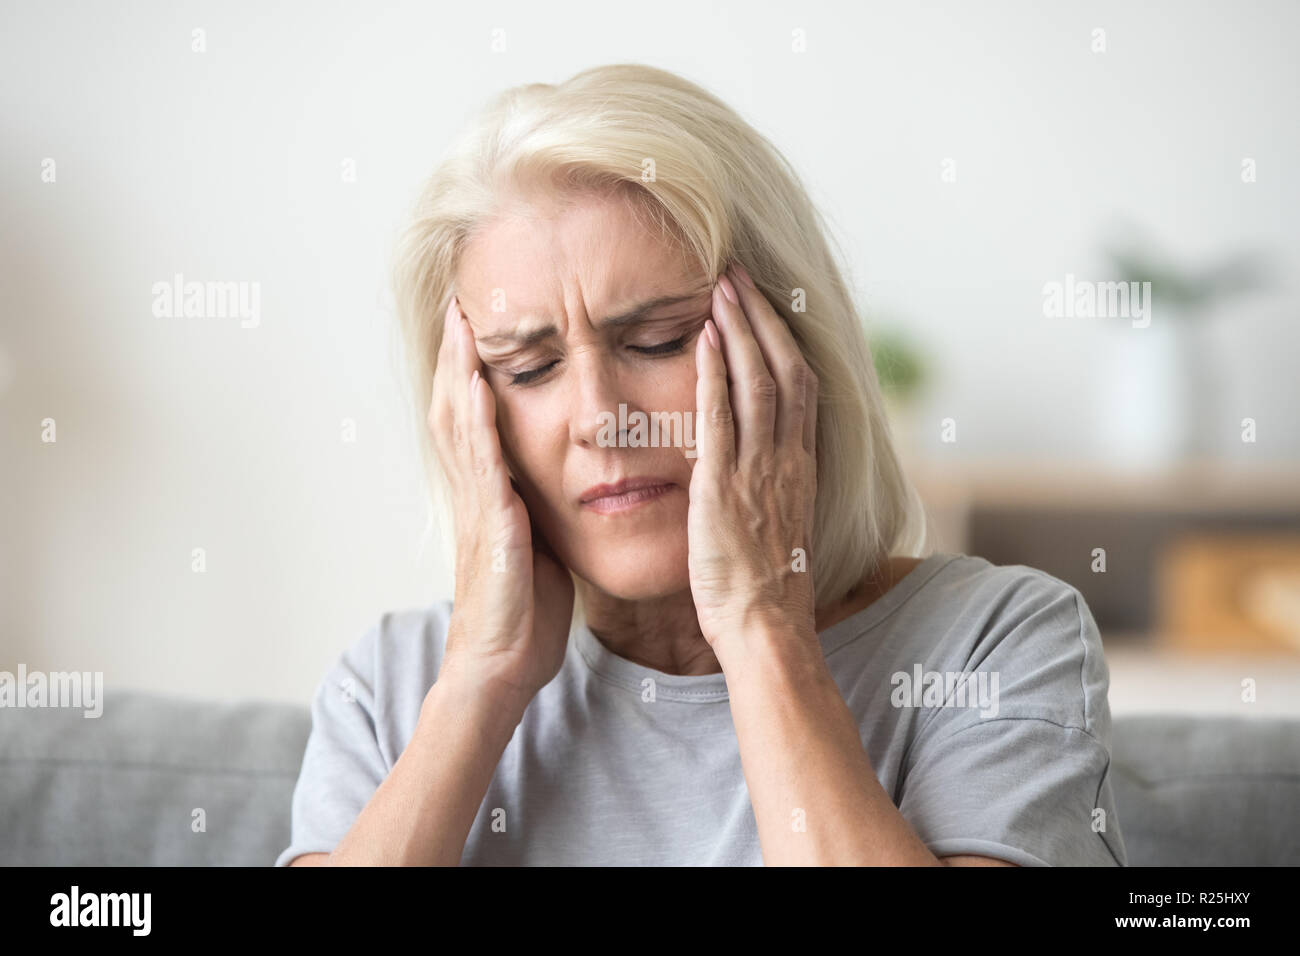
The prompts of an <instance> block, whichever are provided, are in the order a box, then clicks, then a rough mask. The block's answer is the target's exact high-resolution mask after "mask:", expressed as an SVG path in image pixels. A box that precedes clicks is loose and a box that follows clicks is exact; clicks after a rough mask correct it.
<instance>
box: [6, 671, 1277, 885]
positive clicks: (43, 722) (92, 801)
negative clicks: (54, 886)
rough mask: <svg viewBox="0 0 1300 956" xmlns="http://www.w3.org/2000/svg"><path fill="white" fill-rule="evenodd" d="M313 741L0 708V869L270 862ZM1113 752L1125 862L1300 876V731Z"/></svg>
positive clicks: (165, 712)
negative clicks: (1287, 868)
mask: <svg viewBox="0 0 1300 956" xmlns="http://www.w3.org/2000/svg"><path fill="white" fill-rule="evenodd" d="M310 730H311V716H310V714H309V712H308V710H307V708H306V707H305V706H301V707H300V706H291V705H285V704H273V703H265V702H238V703H224V702H211V701H197V700H187V699H179V698H172V697H163V696H158V695H154V694H145V693H139V692H120V693H117V694H106V695H105V703H104V712H103V715H102V716H101V717H99V718H97V719H87V718H85V717H83V716H82V712H81V711H79V710H23V709H19V710H12V709H5V710H0V864H5V865H37V866H73V865H79V866H102V865H117V866H153V865H168V866H190V865H195V866H211V865H218V866H270V865H271V864H272V863H274V861H275V858H276V856H277V855H278V854H279V853H280V851H281V850H283V849H284V848H285V847H286V846H287V845H288V843H289V805H290V799H291V796H292V794H293V787H294V783H295V781H296V780H297V777H298V767H299V763H300V762H301V760H302V753H303V747H304V746H305V744H306V741H307V734H308V732H309V731H310ZM1113 756H1114V766H1113V780H1112V785H1113V787H1114V789H1115V798H1116V803H1117V808H1118V813H1119V818H1120V825H1121V827H1122V829H1123V833H1124V840H1125V844H1126V846H1127V848H1128V853H1129V863H1130V865H1133V866H1152V865H1171V866H1191V865H1206V866H1222V865H1244V866H1252V865H1280V864H1285V865H1291V866H1295V865H1297V864H1300V720H1296V719H1280V718H1224V717H1186V716H1143V717H1117V718H1115V720H1114V740H1113ZM196 810H201V811H202V814H201V822H202V824H203V825H202V826H199V825H198V823H199V822H200V814H198V813H196Z"/></svg>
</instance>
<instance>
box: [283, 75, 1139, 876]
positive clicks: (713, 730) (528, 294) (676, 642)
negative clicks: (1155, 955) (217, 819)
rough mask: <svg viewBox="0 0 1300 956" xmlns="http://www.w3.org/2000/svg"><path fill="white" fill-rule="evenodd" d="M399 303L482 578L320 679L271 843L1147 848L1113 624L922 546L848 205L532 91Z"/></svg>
mask: <svg viewBox="0 0 1300 956" xmlns="http://www.w3.org/2000/svg"><path fill="white" fill-rule="evenodd" d="M396 286H397V292H398V303H399V309H400V312H401V320H402V323H403V332H404V336H405V340H406V343H407V346H408V348H409V351H410V355H411V359H412V372H413V382H414V384H415V392H416V398H417V401H418V402H419V407H420V408H421V410H422V415H423V410H424V409H426V408H427V409H428V415H427V425H428V435H427V436H426V437H427V438H428V441H426V442H425V443H424V444H423V447H424V449H425V451H426V466H427V467H428V470H429V477H430V480H431V483H432V485H433V487H434V489H435V490H436V491H438V492H439V495H440V497H439V500H440V501H442V502H443V503H444V504H445V505H447V506H449V510H450V511H451V514H452V519H451V521H452V523H454V526H455V532H456V551H455V568H456V582H455V599H454V601H450V602H437V603H435V604H433V605H432V606H430V607H428V608H425V609H422V610H417V611H405V612H401V613H390V614H386V615H384V616H383V617H382V618H381V620H380V622H379V624H378V625H377V626H376V627H374V628H372V629H371V630H370V631H369V632H368V633H367V634H365V635H364V636H363V637H362V638H361V640H360V641H358V642H357V643H356V644H354V645H353V646H352V647H351V648H349V649H348V650H347V651H346V652H345V653H344V654H343V655H342V657H341V659H340V660H339V662H338V665H337V666H336V667H335V668H334V670H333V671H332V672H331V673H330V674H329V675H328V676H327V678H326V679H325V681H324V682H323V683H322V684H321V687H320V689H319V691H318V692H317V695H316V698H315V701H314V703H313V708H312V718H313V729H312V733H311V737H310V740H309V742H308V745H307V751H306V754H305V757H304V761H303V768H302V775H301V777H300V779H299V781H298V786H297V789H296V791H295V794H294V801H293V836H292V843H291V845H290V846H289V847H288V848H287V849H286V850H285V851H284V852H283V853H282V854H281V855H280V857H279V859H278V860H277V863H278V864H280V865H284V864H289V863H295V864H323V863H341V864H356V863H374V864H456V863H464V864H742V865H747V864H759V863H766V864H903V865H913V864H918V865H919V864H937V863H944V864H949V865H953V864H959V865H997V864H1004V865H1044V864H1103V865H1116V864H1121V865H1122V864H1123V863H1124V847H1123V841H1122V839H1121V836H1120V833H1119V829H1118V822H1117V820H1116V819H1115V814H1114V807H1113V804H1112V800H1111V792H1110V786H1109V782H1108V777H1107V773H1108V769H1109V762H1110V758H1109V734H1110V716H1109V711H1108V708H1107V701H1106V690H1107V683H1108V676H1107V670H1106V665H1105V662H1104V660H1103V658H1102V653H1101V644H1100V640H1099V637H1098V634H1097V630H1096V627H1095V625H1094V623H1093V620H1092V617H1091V615H1090V614H1089V612H1088V610H1087V607H1086V605H1085V604H1084V602H1083V600H1082V599H1081V598H1080V596H1079V594H1078V593H1077V592H1076V591H1075V590H1074V589H1073V588H1071V587H1069V586H1067V585H1065V584H1063V583H1062V582H1060V581H1058V580H1056V579H1054V578H1052V577H1049V576H1047V575H1046V574H1043V573H1041V572H1038V571H1034V570H1031V569H1028V568H1024V567H995V566H993V565H991V564H989V563H988V562H986V561H983V560H982V559H979V558H974V557H969V556H965V555H954V554H931V555H929V556H927V557H915V556H909V555H914V554H917V553H919V552H920V551H921V550H922V548H923V540H922V539H923V529H922V514H921V512H920V509H919V506H918V503H917V500H916V497H915V494H914V492H913V491H912V490H911V488H910V486H909V484H908V483H907V481H906V479H905V478H904V476H903V474H902V473H901V471H900V468H899V463H898V460H897V458H896V457H895V454H894V450H893V448H892V447H891V444H890V438H889V432H888V427H887V423H886V420H885V418H884V415H883V413H882V410H881V409H882V405H881V400H880V395H879V391H878V386H877V383H876V380H875V376H874V374H873V371H872V366H871V361H870V356H869V352H868V349H867V347H866V344H865V342H864V339H863V335H862V330H861V327H860V325H859V323H858V320H857V316H856V314H855V312H854V309H853V305H852V303H851V301H850V296H849V292H848V290H847V288H846V286H845V284H844V282H843V280H842V278H841V276H840V271H839V268H838V266H837V265H836V262H835V260H834V259H833V257H832V255H831V252H830V250H829V248H828V247H827V244H826V241H825V239H824V236H823V229H822V224H821V222H820V220H819V219H818V216H817V214H816V212H815V211H814V209H813V206H812V204H811V203H810V201H809V199H808V197H807V195H806V194H805V191H804V189H803V188H802V186H801V185H800V183H799V181H798V180H797V178H796V177H795V175H794V174H793V173H792V172H791V170H790V168H789V167H788V165H786V163H785V161H784V160H783V159H782V158H781V157H780V155H779V154H778V153H777V152H776V151H775V150H774V149H773V148H772V147H771V145H770V144H769V143H767V141H766V140H764V139H763V138H762V137H760V136H759V135H758V134H757V133H756V132H755V131H754V130H753V129H751V128H750V127H749V126H748V125H746V124H745V122H744V121H743V120H741V119H740V118H739V117H738V116H737V115H736V114H735V113H734V112H733V111H732V110H731V109H729V108H728V107H727V106H726V105H724V104H723V103H722V102H720V101H719V100H718V99H716V98H714V97H713V96H711V95H709V94H708V93H706V92H705V91H703V90H702V89H700V88H698V87H696V86H694V85H692V84H690V83H688V82H686V81H685V80H682V79H681V78H679V77H676V76H674V75H672V74H670V73H666V72H663V71H660V70H656V69H651V68H647V67H642V66H633V65H622V66H610V67H602V68H598V69H592V70H588V71H585V72H583V73H580V74H578V75H577V76H575V77H573V78H572V79H570V80H569V81H568V82H566V83H564V84H561V85H559V86H548V85H542V84H537V85H530V86H526V87H522V88H519V89H515V90H511V91H509V92H507V93H506V94H505V95H503V96H502V97H501V98H500V100H498V101H497V103H496V104H495V105H494V107H493V108H492V109H490V110H489V111H488V112H487V113H486V114H485V115H484V117H483V119H482V121H481V123H480V125H479V126H478V127H477V128H476V129H475V130H473V131H472V132H471V133H470V134H469V135H468V136H467V137H466V138H465V139H464V140H463V141H462V142H461V145H460V146H459V148H458V149H457V150H456V151H455V152H454V153H453V154H452V155H451V157H450V158H449V159H448V160H447V161H446V162H445V163H444V164H443V165H442V166H441V167H440V168H439V169H438V170H437V171H436V173H435V174H434V176H433V178H432V180H431V181H430V182H429V184H428V186H427V188H426V190H425V192H424V194H423V197H422V199H421V202H420V205H419V208H418V211H417V213H416V216H415V218H414V222H413V224H412V225H411V227H410V229H409V231H408V232H407V234H406V236H405V238H404V240H403V242H402V244H401V247H400V256H399V264H398V269H397V282H396ZM638 413H640V415H641V416H642V419H641V421H644V419H645V418H650V419H651V420H652V421H653V422H656V423H658V424H659V425H663V424H664V423H668V422H671V423H672V425H673V426H674V427H672V428H666V429H665V428H661V429H659V430H658V431H657V432H656V433H655V434H654V435H652V436H649V437H650V438H651V440H649V441H647V440H646V438H647V436H646V435H645V434H641V433H642V432H644V431H645V429H644V428H643V427H642V426H641V424H640V423H638V424H637V425H630V424H629V423H630V422H631V421H632V420H633V419H635V418H636V417H637V414H638ZM678 421H681V422H682V423H683V426H685V425H693V430H692V429H690V428H686V427H682V428H681V429H680V430H679V429H678V428H677V427H676V423H677V422H678ZM663 435H667V436H668V439H669V440H666V441H657V440H653V439H655V438H658V437H662V436H663Z"/></svg>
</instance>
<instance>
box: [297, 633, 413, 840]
mask: <svg viewBox="0 0 1300 956" xmlns="http://www.w3.org/2000/svg"><path fill="white" fill-rule="evenodd" d="M380 626H381V625H380V624H377V625H375V626H374V627H372V628H371V629H370V630H369V631H367V632H366V633H365V634H364V635H363V636H362V637H361V639H360V640H358V641H356V642H355V643H354V644H353V645H352V646H351V647H349V648H348V649H347V650H345V651H344V652H343V654H342V655H341V656H340V657H339V659H338V661H337V662H336V663H335V664H334V666H333V667H331V668H330V670H329V671H328V672H327V673H326V675H325V677H324V678H323V679H322V681H321V683H320V685H319V686H318V687H317V688H316V693H315V696H314V697H313V698H312V705H311V733H310V735H309V736H308V738H307V747H306V750H305V751H304V753H303V760H302V770H301V771H300V773H299V775H298V783H297V785H296V786H295V787H294V791H293V809H292V823H291V835H290V843H289V846H288V848H287V849H285V850H284V851H283V852H282V853H281V854H280V855H279V856H278V857H277V858H276V861H275V865H276V866H288V865H289V863H291V862H292V861H293V860H294V859H295V858H296V857H298V856H301V855H302V854H304V853H329V852H332V851H333V850H334V848H335V847H336V846H338V844H339V841H340V840H342V839H343V836H344V835H345V834H346V833H347V832H348V830H350V829H351V828H352V824H353V823H354V822H355V821H356V819H357V817H358V816H359V815H360V814H361V811H362V809H364V807H365V806H366V804H367V803H369V802H370V798H371V797H372V796H373V795H374V792H375V791H376V790H377V789H378V788H379V785H380V784H381V783H382V782H383V781H384V778H385V777H387V776H388V769H389V768H388V764H387V761H386V760H385V759H384V756H383V753H382V751H381V749H380V746H379V740H378V734H377V731H376V725H377V721H376V719H375V718H376V693H375V673H376V668H375V653H376V647H377V642H378V639H379V630H380Z"/></svg>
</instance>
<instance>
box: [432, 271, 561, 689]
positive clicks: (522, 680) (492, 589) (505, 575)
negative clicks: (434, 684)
mask: <svg viewBox="0 0 1300 956" xmlns="http://www.w3.org/2000/svg"><path fill="white" fill-rule="evenodd" d="M444 323H445V324H444V326H443V336H442V345H441V346H440V348H439V350H438V365H437V369H436V371H435V373H434V380H433V400H432V403H431V407H430V409H429V418H428V424H429V428H430V430H431V431H432V433H433V439H434V442H435V444H436V446H437V449H438V457H439V459H440V461H441V462H442V467H443V471H444V473H445V474H446V476H447V480H448V482H449V484H450V486H451V492H452V502H453V508H454V512H455V523H456V596H455V601H454V603H453V605H452V614H451V621H450V624H449V627H448V633H447V646H446V652H445V654H444V657H443V662H442V671H441V672H440V675H439V676H440V677H441V676H443V674H446V673H452V672H455V673H459V674H461V675H463V676H466V677H468V678H469V679H470V680H471V681H474V682H487V683H490V684H495V685H497V686H500V687H504V688H505V689H508V690H512V691H517V692H519V694H520V695H521V699H522V701H523V703H524V706H526V704H527V701H528V700H531V699H532V698H533V696H534V695H535V694H536V693H537V691H539V690H541V688H542V687H543V686H545V685H546V684H547V683H548V682H549V681H550V680H551V679H552V678H553V677H554V676H555V675H556V674H557V673H559V670H560V666H561V665H562V664H563V662H564V652H565V646H566V644H567V643H568V636H569V624H570V620H571V618H572V615H573V579H572V578H571V577H570V576H569V572H568V570H567V569H566V568H565V567H564V566H563V565H562V564H561V563H560V562H559V560H558V559H556V557H555V556H554V554H553V552H551V550H550V548H549V547H547V546H546V543H545V540H544V539H543V538H542V536H541V533H540V531H537V530H536V529H535V528H534V527H533V525H532V523H531V521H530V519H529V514H528V509H527V507H526V506H525V505H524V501H523V499H522V498H520V497H519V494H518V493H517V492H516V491H515V488H514V487H513V486H512V484H511V480H510V474H509V471H508V469H507V467H506V463H505V458H504V455H503V454H502V449H501V439H500V435H499V434H498V432H497V427H496V397H495V396H494V395H493V393H492V389H491V388H490V387H489V386H488V383H487V382H486V381H485V380H484V379H483V373H482V363H481V361H480V360H479V357H478V350H477V348H476V347H475V345H474V333H473V330H471V329H470V327H469V322H467V321H466V320H465V318H464V316H463V315H461V311H460V305H459V303H458V302H457V300H456V298H455V297H454V296H453V297H452V299H451V301H450V302H449V303H448V305H447V313H446V315H445V316H444Z"/></svg>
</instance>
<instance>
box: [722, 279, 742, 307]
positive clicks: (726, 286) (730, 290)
mask: <svg viewBox="0 0 1300 956" xmlns="http://www.w3.org/2000/svg"><path fill="white" fill-rule="evenodd" d="M718 285H720V286H722V294H723V295H725V296H726V297H727V298H728V299H729V300H731V304H732V305H740V298H739V297H738V296H737V295H736V287H735V286H734V285H732V284H731V280H730V279H728V278H727V277H726V276H725V275H720V276H718Z"/></svg>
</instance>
